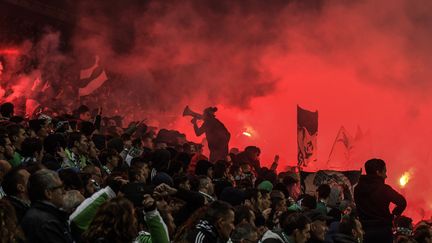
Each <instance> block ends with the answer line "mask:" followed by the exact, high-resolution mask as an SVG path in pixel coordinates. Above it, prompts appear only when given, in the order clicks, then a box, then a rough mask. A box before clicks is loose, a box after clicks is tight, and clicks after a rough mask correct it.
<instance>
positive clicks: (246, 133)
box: [243, 132, 252, 137]
mask: <svg viewBox="0 0 432 243" xmlns="http://www.w3.org/2000/svg"><path fill="white" fill-rule="evenodd" d="M243 135H245V136H247V137H252V134H250V133H249V132H243Z"/></svg>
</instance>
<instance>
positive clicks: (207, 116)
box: [203, 107, 218, 120]
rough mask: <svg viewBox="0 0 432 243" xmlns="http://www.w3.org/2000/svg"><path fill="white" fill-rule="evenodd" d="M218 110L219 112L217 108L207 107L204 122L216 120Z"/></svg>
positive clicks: (204, 112)
mask: <svg viewBox="0 0 432 243" xmlns="http://www.w3.org/2000/svg"><path fill="white" fill-rule="evenodd" d="M217 110H218V109H217V107H207V108H205V109H204V111H203V118H204V120H208V119H211V118H215V116H216V115H215V113H216V111H217Z"/></svg>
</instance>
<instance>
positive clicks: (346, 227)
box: [339, 215, 364, 242]
mask: <svg viewBox="0 0 432 243" xmlns="http://www.w3.org/2000/svg"><path fill="white" fill-rule="evenodd" d="M339 233H341V234H344V235H348V236H351V237H354V238H355V239H356V240H358V242H362V241H363V236H364V231H363V228H362V224H361V223H360V221H359V220H358V219H357V218H355V217H354V216H352V215H350V216H344V217H342V219H341V221H340V224H339Z"/></svg>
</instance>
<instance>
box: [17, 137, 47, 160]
mask: <svg viewBox="0 0 432 243" xmlns="http://www.w3.org/2000/svg"><path fill="white" fill-rule="evenodd" d="M21 153H22V154H21V155H22V156H23V157H33V158H34V159H35V160H36V162H40V161H42V157H43V145H42V141H41V140H39V139H37V138H26V139H24V142H23V143H22V145H21Z"/></svg>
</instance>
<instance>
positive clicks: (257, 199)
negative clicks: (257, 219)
mask: <svg viewBox="0 0 432 243" xmlns="http://www.w3.org/2000/svg"><path fill="white" fill-rule="evenodd" d="M244 198H245V204H246V205H248V204H250V206H251V207H252V208H253V209H254V210H257V211H259V210H262V208H263V205H262V204H263V197H262V194H261V191H259V190H258V189H256V188H248V189H246V190H245V197H244Z"/></svg>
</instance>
